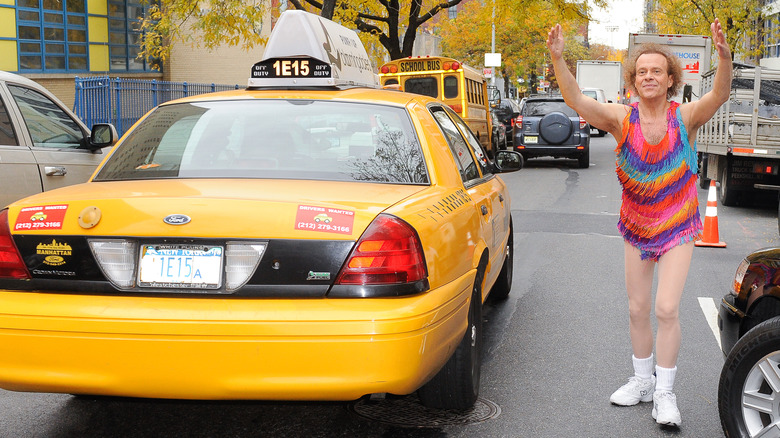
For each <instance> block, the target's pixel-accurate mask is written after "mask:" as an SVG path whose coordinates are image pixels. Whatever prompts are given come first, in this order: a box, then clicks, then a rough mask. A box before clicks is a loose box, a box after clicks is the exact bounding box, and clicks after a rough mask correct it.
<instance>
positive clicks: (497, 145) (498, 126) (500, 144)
mask: <svg viewBox="0 0 780 438" xmlns="http://www.w3.org/2000/svg"><path fill="white" fill-rule="evenodd" d="M490 121H491V122H492V123H493V137H492V139H493V150H494V151H499V150H506V148H507V139H508V138H509V132H511V131H507V130H506V127H505V126H504V124H503V123H501V120H499V117H498V115H497V114H496V111H495V110H491V111H490Z"/></svg>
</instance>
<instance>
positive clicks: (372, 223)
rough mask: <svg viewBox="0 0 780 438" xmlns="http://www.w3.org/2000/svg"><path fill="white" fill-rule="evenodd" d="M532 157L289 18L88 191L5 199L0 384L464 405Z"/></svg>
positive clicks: (317, 27)
mask: <svg viewBox="0 0 780 438" xmlns="http://www.w3.org/2000/svg"><path fill="white" fill-rule="evenodd" d="M109 128H110V127H108V126H107V127H98V128H96V129H97V130H98V132H96V133H95V134H96V135H98V136H100V137H101V138H107V137H110V136H111V133H110V132H109V131H106V132H103V131H104V130H108V129H109ZM521 167H522V158H521V157H520V155H519V154H518V153H516V152H513V151H501V152H499V153H498V154H497V155H496V157H495V161H491V160H489V159H487V157H486V156H485V153H484V151H483V150H482V148H481V146H480V144H479V142H478V141H477V139H476V138H475V136H474V135H473V134H472V133H471V132H470V131H469V130H468V128H467V127H466V125H465V124H464V122H463V121H462V120H461V119H460V118H459V117H458V116H457V115H456V114H455V113H454V112H453V111H452V110H451V109H450V108H448V107H447V106H446V105H445V104H444V103H443V102H441V101H438V100H435V99H432V98H429V97H426V96H421V95H416V94H407V93H403V92H400V91H392V90H383V89H381V88H379V87H378V81H377V75H376V74H375V73H374V71H373V69H372V67H371V63H370V61H369V58H368V56H367V55H366V52H365V49H364V48H363V46H362V45H361V44H360V40H359V39H358V37H357V35H356V34H355V32H354V31H351V30H349V29H347V28H344V27H342V26H340V25H338V24H335V23H333V22H331V21H328V20H325V19H323V18H321V17H318V16H316V15H312V14H308V13H305V12H301V11H287V12H285V13H284V14H283V15H282V17H281V18H280V19H279V21H278V23H277V25H276V27H275V28H274V30H273V32H272V35H271V37H270V40H269V43H268V46H267V49H266V53H265V55H264V59H263V60H261V61H260V62H258V63H256V64H255V65H253V66H252V68H251V73H250V79H249V86H248V87H247V88H246V89H245V90H236V91H230V92H224V93H214V94H209V95H199V96H196V97H191V98H186V99H181V100H178V101H172V102H168V103H165V104H163V105H160V106H159V107H157V108H155V109H153V110H152V111H150V112H149V113H148V114H147V115H146V116H144V118H143V119H142V120H140V121H139V122H138V123H137V124H136V125H135V126H134V127H133V128H132V129H131V130H130V131H129V132H128V133H127V134H126V135H125V136H124V137H123V138H122V139H121V140H120V142H119V143H118V144H117V146H116V147H115V148H114V149H113V150H112V152H111V154H110V155H109V156H108V157H107V158H106V160H105V161H104V162H103V164H102V165H101V166H100V167H99V168H98V169H97V170H96V172H95V174H94V175H93V176H92V178H91V179H90V180H89V181H88V182H87V183H83V184H80V185H74V186H70V187H65V188H61V189H56V190H52V191H49V192H45V193H41V194H38V195H35V196H32V197H28V198H25V199H23V200H20V201H18V202H15V203H13V204H11V205H10V206H9V207H7V208H6V209H4V210H2V211H0V309H2V310H0V388H4V389H7V390H14V391H35V392H58V393H70V394H87V395H107V396H128V397H150V398H177V399H265V400H334V401H336V400H345V401H346V400H355V399H358V398H360V397H363V396H366V395H371V394H385V393H391V394H399V395H404V394H411V393H413V392H415V391H418V395H419V396H420V399H421V400H422V402H423V403H424V404H425V405H427V406H431V407H437V408H446V409H466V408H468V407H470V406H472V405H473V403H474V402H475V400H476V398H477V396H478V393H479V376H480V360H481V359H480V354H481V346H482V340H481V334H482V329H481V322H482V318H481V309H482V305H483V302H484V301H485V299H486V298H487V296H488V294H489V293H492V294H495V295H498V296H499V297H501V296H506V294H507V293H509V290H510V288H511V284H512V253H513V247H512V246H513V239H512V218H511V214H510V213H511V206H510V199H509V194H508V192H507V187H506V185H505V183H504V182H503V181H502V180H501V178H500V177H498V176H497V175H496V174H498V173H501V172H507V171H513V170H517V169H519V168H521ZM41 215H45V216H46V220H45V221H38V220H37V218H40V217H42V216H41ZM324 217H328V218H329V219H330V220H328V221H325V220H321V219H322V218H324ZM318 219H320V220H318Z"/></svg>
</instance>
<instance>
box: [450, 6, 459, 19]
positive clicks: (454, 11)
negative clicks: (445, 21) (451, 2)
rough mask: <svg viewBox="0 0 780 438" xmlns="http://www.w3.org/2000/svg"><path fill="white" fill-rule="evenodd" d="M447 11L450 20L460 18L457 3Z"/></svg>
mask: <svg viewBox="0 0 780 438" xmlns="http://www.w3.org/2000/svg"><path fill="white" fill-rule="evenodd" d="M447 13H448V14H449V17H450V20H454V19H456V18H458V6H457V5H455V6H452V7H449V8H447Z"/></svg>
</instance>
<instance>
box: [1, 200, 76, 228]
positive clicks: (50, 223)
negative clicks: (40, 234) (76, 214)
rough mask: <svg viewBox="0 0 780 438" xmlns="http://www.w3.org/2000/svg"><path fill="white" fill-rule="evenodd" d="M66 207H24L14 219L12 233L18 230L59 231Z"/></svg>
mask: <svg viewBox="0 0 780 438" xmlns="http://www.w3.org/2000/svg"><path fill="white" fill-rule="evenodd" d="M66 211H68V206H67V205H39V206H36V207H24V208H23V209H22V211H20V212H19V216H18V217H17V218H16V225H14V231H18V230H59V229H62V221H63V219H65V212H66Z"/></svg>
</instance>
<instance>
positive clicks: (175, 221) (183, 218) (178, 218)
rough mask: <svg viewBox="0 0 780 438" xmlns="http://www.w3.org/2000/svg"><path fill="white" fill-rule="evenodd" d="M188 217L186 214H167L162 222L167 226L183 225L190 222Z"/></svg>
mask: <svg viewBox="0 0 780 438" xmlns="http://www.w3.org/2000/svg"><path fill="white" fill-rule="evenodd" d="M191 220H192V219H190V217H189V216H187V215H186V214H169V215H168V216H165V218H164V219H163V222H165V223H166V224H168V225H184V224H187V223H189V222H190V221H191Z"/></svg>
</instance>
